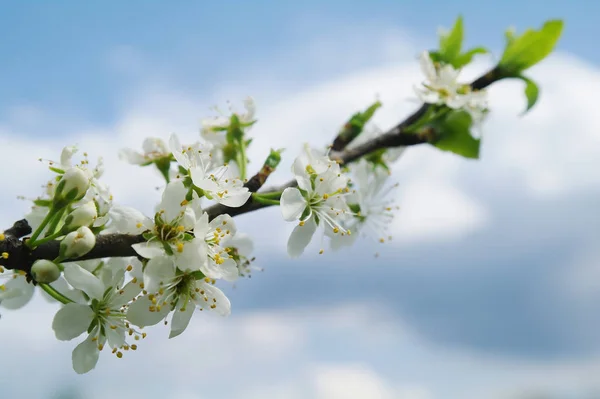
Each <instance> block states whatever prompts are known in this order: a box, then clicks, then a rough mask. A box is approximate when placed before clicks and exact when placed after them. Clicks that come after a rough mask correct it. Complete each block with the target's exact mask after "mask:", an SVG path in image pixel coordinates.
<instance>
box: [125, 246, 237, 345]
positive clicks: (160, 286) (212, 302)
mask: <svg viewBox="0 0 600 399" xmlns="http://www.w3.org/2000/svg"><path fill="white" fill-rule="evenodd" d="M213 284H214V280H212V279H210V278H208V277H206V278H203V279H197V277H196V275H195V274H193V273H187V272H181V271H180V270H178V269H177V267H175V264H174V263H173V261H172V259H171V258H170V257H167V256H160V257H156V258H153V259H151V260H150V261H149V262H148V264H147V265H146V268H145V270H144V286H145V290H146V291H147V292H149V294H147V295H145V296H143V297H141V298H139V299H137V300H136V301H135V302H133V303H132V304H131V305H130V306H129V310H128V313H127V318H128V320H129V321H131V323H133V324H135V325H137V326H139V327H145V326H151V325H154V324H157V323H159V322H160V321H161V320H163V319H165V318H166V317H167V315H168V314H169V312H171V311H173V316H172V318H171V333H170V334H169V338H174V337H176V336H178V335H179V334H181V333H182V332H183V331H184V330H185V329H186V328H187V326H188V324H189V322H190V319H191V317H192V314H193V312H194V310H196V309H197V310H204V309H206V310H212V311H215V312H216V313H218V314H220V315H222V316H228V315H229V313H230V312H231V304H230V302H229V299H228V298H227V297H226V296H225V294H223V292H222V291H221V290H220V289H218V288H217V287H215V286H214V285H213Z"/></svg>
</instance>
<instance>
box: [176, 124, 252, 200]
mask: <svg viewBox="0 0 600 399" xmlns="http://www.w3.org/2000/svg"><path fill="white" fill-rule="evenodd" d="M170 144H171V149H172V151H173V156H174V157H175V159H176V160H177V162H178V163H179V165H180V166H181V167H182V168H184V169H185V170H187V171H188V172H189V175H190V177H191V179H192V183H193V184H194V185H195V186H196V187H198V188H201V189H202V190H203V192H204V195H205V196H206V197H207V198H208V199H212V200H215V201H217V202H218V203H220V204H223V205H225V206H229V207H239V206H242V205H244V204H245V203H246V201H248V198H250V195H251V193H250V191H248V188H246V187H244V183H243V182H242V181H241V180H240V179H239V177H238V176H235V175H234V172H235V170H236V169H234V168H230V167H229V166H226V165H221V166H218V167H214V165H213V163H212V159H211V158H212V157H211V154H210V149H211V148H212V147H211V146H208V145H207V146H202V145H201V144H200V143H197V144H194V145H192V146H188V147H184V146H182V145H181V143H180V142H179V139H178V138H177V136H176V135H175V134H173V135H171V140H170Z"/></svg>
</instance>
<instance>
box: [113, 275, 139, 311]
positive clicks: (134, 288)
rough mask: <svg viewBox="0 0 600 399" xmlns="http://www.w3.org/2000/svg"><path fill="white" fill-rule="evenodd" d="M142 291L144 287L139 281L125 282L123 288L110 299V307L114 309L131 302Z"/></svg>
mask: <svg viewBox="0 0 600 399" xmlns="http://www.w3.org/2000/svg"><path fill="white" fill-rule="evenodd" d="M141 291H142V287H140V285H139V284H138V283H134V282H133V281H130V282H128V283H127V284H125V287H123V289H121V290H119V291H118V292H117V293H116V294H115V296H114V298H113V299H112V300H111V301H110V307H111V308H113V309H116V308H120V307H121V306H123V305H125V304H126V303H129V302H131V301H132V300H133V298H135V297H136V296H137V295H138V294H139V293H140V292H141Z"/></svg>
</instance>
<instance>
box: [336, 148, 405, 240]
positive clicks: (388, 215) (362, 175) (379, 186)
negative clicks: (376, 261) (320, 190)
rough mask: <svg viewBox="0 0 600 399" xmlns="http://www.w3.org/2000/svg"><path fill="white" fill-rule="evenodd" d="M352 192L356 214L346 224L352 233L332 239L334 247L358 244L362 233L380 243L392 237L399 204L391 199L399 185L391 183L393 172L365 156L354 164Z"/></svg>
mask: <svg viewBox="0 0 600 399" xmlns="http://www.w3.org/2000/svg"><path fill="white" fill-rule="evenodd" d="M350 171H351V173H352V177H353V178H352V192H351V194H350V195H349V196H348V197H347V202H348V204H349V207H350V209H351V210H352V214H349V215H346V217H345V218H344V219H343V220H342V224H343V225H344V226H345V227H346V228H347V229H350V230H352V232H353V234H352V235H346V236H341V235H337V236H334V237H332V239H331V247H332V248H333V249H339V248H341V247H343V246H348V245H352V244H354V241H355V240H356V238H357V236H358V235H365V236H370V237H373V238H375V239H376V240H378V241H379V242H382V243H383V242H385V241H388V240H389V239H391V237H390V236H389V234H388V229H389V225H390V224H391V222H392V220H393V218H394V213H393V211H394V210H397V209H398V207H397V206H395V205H394V202H393V200H392V199H391V198H389V194H390V193H391V192H392V191H393V190H394V189H395V188H397V187H398V185H397V184H394V185H389V184H387V183H388V180H389V173H388V172H387V171H386V170H385V169H383V168H380V167H376V166H375V165H373V164H371V163H369V162H368V161H366V160H365V159H361V160H360V161H359V162H357V163H355V164H352V165H351V167H350Z"/></svg>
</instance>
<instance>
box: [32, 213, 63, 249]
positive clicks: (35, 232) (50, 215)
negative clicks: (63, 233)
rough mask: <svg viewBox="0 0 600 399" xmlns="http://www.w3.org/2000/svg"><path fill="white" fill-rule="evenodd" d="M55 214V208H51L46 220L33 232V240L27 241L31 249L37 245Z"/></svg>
mask: <svg viewBox="0 0 600 399" xmlns="http://www.w3.org/2000/svg"><path fill="white" fill-rule="evenodd" d="M55 214H56V211H55V210H54V207H50V209H49V210H48V214H47V215H46V217H45V218H44V220H42V223H40V225H39V226H38V228H37V229H36V230H35V231H34V232H33V234H32V235H31V238H30V239H29V240H27V246H28V247H29V248H32V247H33V245H34V244H35V239H36V238H38V237H39V235H40V234H42V231H44V228H45V227H46V225H47V224H48V223H49V222H50V220H52V218H53V217H54V215H55Z"/></svg>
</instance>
